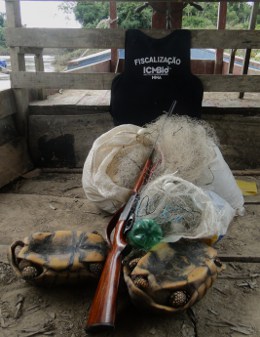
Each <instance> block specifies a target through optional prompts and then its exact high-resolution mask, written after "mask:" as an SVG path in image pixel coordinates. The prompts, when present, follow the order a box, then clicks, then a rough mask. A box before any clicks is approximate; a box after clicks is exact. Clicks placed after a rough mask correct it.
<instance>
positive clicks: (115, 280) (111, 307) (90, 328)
mask: <svg viewBox="0 0 260 337" xmlns="http://www.w3.org/2000/svg"><path fill="white" fill-rule="evenodd" d="M176 103H177V102H176V101H173V103H172V105H171V107H170V109H169V112H168V113H167V116H166V117H169V116H171V115H172V113H173V110H174V108H175V106H176ZM166 121H167V118H166ZM166 121H165V122H166ZM163 126H164V124H163ZM163 126H162V128H163ZM160 133H161V132H159V133H158V137H159V135H160ZM158 137H157V139H156V141H155V144H156V142H157V140H158ZM155 144H154V146H153V149H152V151H151V153H150V155H149V157H148V159H147V160H146V162H145V165H144V167H143V169H142V171H141V172H140V174H139V177H138V179H137V181H136V183H135V186H134V188H133V189H132V194H131V196H130V198H129V199H128V201H127V203H126V205H125V206H124V207H123V208H122V209H120V210H119V211H118V212H117V213H116V214H115V215H114V216H113V218H112V219H111V221H110V222H109V224H108V226H107V238H109V235H108V232H109V234H111V232H112V230H113V229H114V236H113V241H112V243H111V249H110V251H109V253H108V256H107V259H106V262H105V265H104V268H103V271H102V274H101V277H100V280H99V283H98V286H97V290H96V292H95V296H94V299H93V302H92V304H91V307H90V311H89V315H88V320H87V324H86V327H85V330H86V331H87V332H98V331H103V330H108V329H113V328H114V324H115V318H116V300H117V293H118V287H119V281H120V276H121V263H122V252H123V250H124V249H125V248H126V246H127V241H126V238H125V233H126V230H127V229H129V227H130V226H131V215H132V214H133V213H134V209H135V207H136V204H137V201H138V195H139V191H140V189H141V188H142V186H143V185H144V184H145V183H146V181H147V178H148V177H149V175H150V171H151V168H152V164H153V161H152V158H153V155H154V151H155ZM129 222H130V224H129ZM109 241H110V239H109Z"/></svg>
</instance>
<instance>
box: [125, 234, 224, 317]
mask: <svg viewBox="0 0 260 337" xmlns="http://www.w3.org/2000/svg"><path fill="white" fill-rule="evenodd" d="M131 254H132V256H131ZM136 255H137V256H138V255H140V250H139V251H137V253H136V252H132V253H130V254H129V256H127V257H126V258H125V259H124V267H123V273H124V280H125V283H126V286H127V288H128V292H129V295H130V297H131V298H132V300H133V302H134V303H135V304H137V305H138V307H140V306H142V307H145V308H149V309H152V310H153V311H159V312H168V313H175V312H181V311H184V310H186V309H188V308H190V307H191V306H192V305H193V304H194V303H196V302H197V301H199V300H200V299H201V298H202V297H203V296H204V295H205V294H206V292H207V290H208V289H209V288H210V287H211V286H212V283H213V282H214V280H215V279H216V277H217V274H218V273H219V272H220V271H221V270H222V269H223V266H222V264H221V262H220V260H219V259H218V258H217V252H216V250H215V249H214V248H213V247H211V246H209V245H207V244H206V243H205V242H202V241H196V240H184V239H182V240H179V241H177V242H174V243H167V242H160V243H158V244H157V245H155V246H154V247H152V248H151V249H150V251H149V252H147V253H144V255H143V256H141V257H137V258H136V257H135V256H136Z"/></svg>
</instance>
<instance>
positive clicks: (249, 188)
mask: <svg viewBox="0 0 260 337" xmlns="http://www.w3.org/2000/svg"><path fill="white" fill-rule="evenodd" d="M236 182H237V185H238V187H239V188H240V190H241V191H242V193H243V195H244V196H246V195H256V194H257V186H256V182H255V181H245V180H240V179H237V180H236Z"/></svg>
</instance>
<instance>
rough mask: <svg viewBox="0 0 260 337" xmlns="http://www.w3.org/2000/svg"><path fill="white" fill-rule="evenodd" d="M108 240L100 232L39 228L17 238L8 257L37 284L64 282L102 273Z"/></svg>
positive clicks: (94, 276) (14, 266) (16, 271)
mask: <svg viewBox="0 0 260 337" xmlns="http://www.w3.org/2000/svg"><path fill="white" fill-rule="evenodd" d="M107 249H108V247H107V243H106V242H105V240H104V239H103V237H102V236H101V235H100V234H98V233H89V234H87V233H84V232H81V231H55V232H37V233H33V234H32V235H30V236H28V237H26V238H25V239H24V240H23V241H16V242H14V243H13V244H12V245H11V246H10V249H9V252H8V257H9V261H10V264H11V266H12V267H13V269H14V271H15V273H16V274H17V275H18V276H19V277H21V278H23V279H25V280H26V281H29V282H31V283H36V284H44V283H46V284H54V283H55V284H56V283H58V284H61V283H70V282H78V281H80V280H85V279H86V278H96V277H99V275H100V273H101V270H102V266H103V262H104V261H105V258H106V255H107Z"/></svg>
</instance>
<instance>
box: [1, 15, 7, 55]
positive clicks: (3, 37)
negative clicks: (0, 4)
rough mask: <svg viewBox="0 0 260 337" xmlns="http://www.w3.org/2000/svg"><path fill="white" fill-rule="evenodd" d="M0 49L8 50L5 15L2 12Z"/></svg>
mask: <svg viewBox="0 0 260 337" xmlns="http://www.w3.org/2000/svg"><path fill="white" fill-rule="evenodd" d="M0 48H1V49H3V48H6V40H5V15H4V13H1V12H0Z"/></svg>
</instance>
